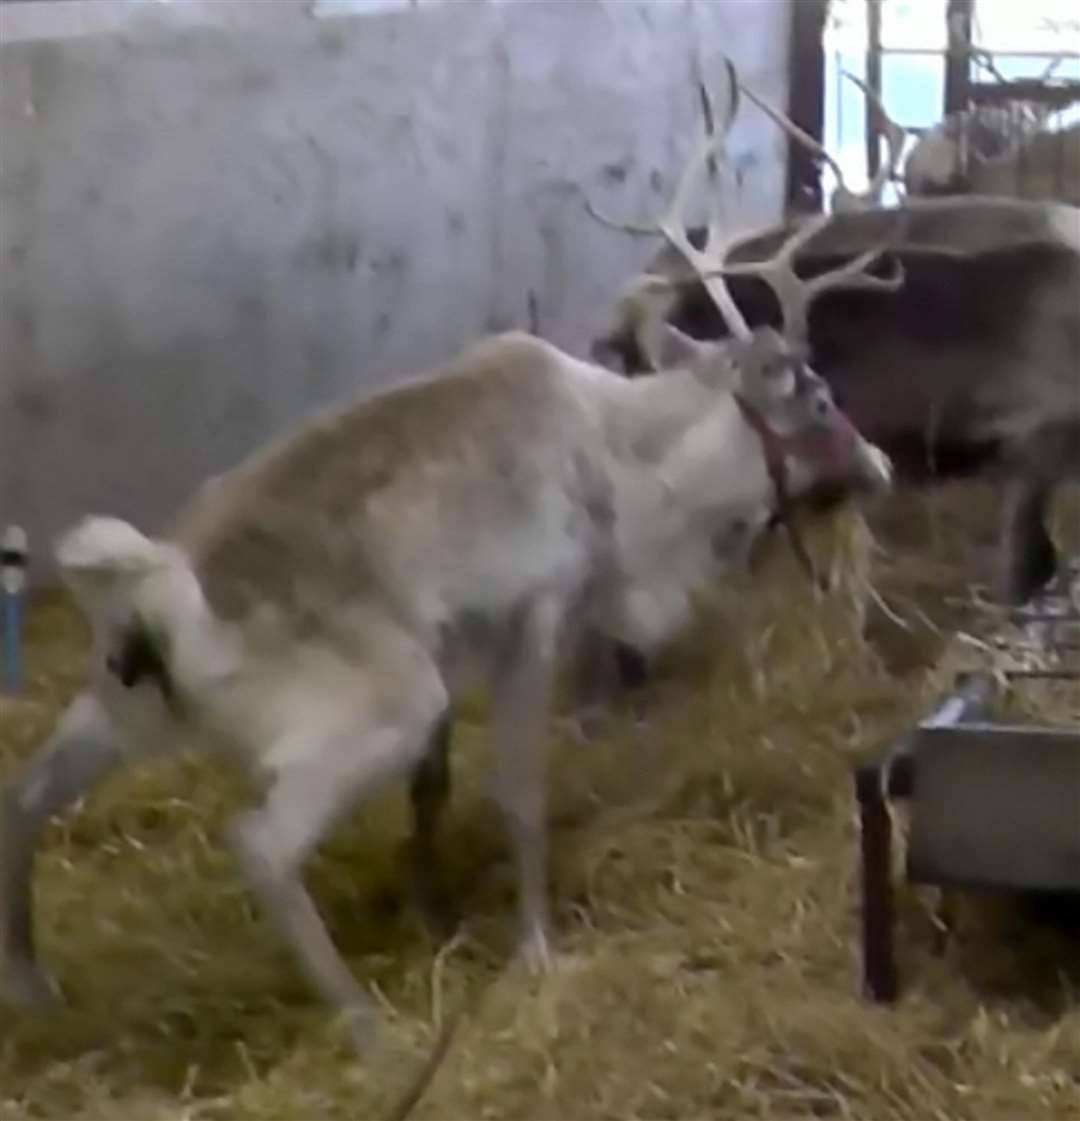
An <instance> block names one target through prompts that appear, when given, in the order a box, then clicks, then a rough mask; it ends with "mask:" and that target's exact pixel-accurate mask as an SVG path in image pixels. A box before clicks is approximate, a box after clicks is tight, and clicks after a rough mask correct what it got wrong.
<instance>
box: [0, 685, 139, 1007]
mask: <svg viewBox="0 0 1080 1121" xmlns="http://www.w3.org/2000/svg"><path fill="white" fill-rule="evenodd" d="M121 756H122V746H121V743H120V740H119V738H118V737H117V735H116V732H115V730H114V729H113V726H112V723H111V722H110V720H109V718H108V716H107V714H106V713H105V710H104V708H102V706H101V703H100V702H99V701H98V700H97V698H96V697H94V695H93V694H92V693H89V692H86V693H81V694H80V695H79V696H78V697H76V698H75V700H74V701H72V702H71V704H70V705H69V706H68V708H67V710H66V711H65V712H64V714H63V716H62V717H61V718H60V723H59V725H58V726H57V728H56V730H55V732H53V734H52V735H51V736H50V737H49V738H48V740H46V742H45V743H44V744H43V745H42V747H41V748H40V749H39V750H38V753H37V754H36V755H35V756H34V757H33V759H31V761H30V763H29V765H28V766H27V767H26V768H25V770H24V771H23V773H22V774H21V775H20V776H19V777H18V778H17V779H16V780H15V781H13V782H12V783H10V784H9V785H8V786H7V788H6V789H5V790H4V791H3V792H2V795H0V998H3V999H6V1000H8V1001H10V1002H11V1003H14V1004H18V1005H22V1006H26V1007H42V1006H46V1005H49V1004H55V1003H57V1002H59V1001H60V1000H61V999H62V998H61V995H60V992H59V989H58V988H57V986H56V984H55V982H54V981H53V980H52V979H51V978H50V977H49V976H48V975H47V974H46V973H45V972H44V971H43V970H42V969H41V967H40V966H39V965H38V963H37V958H36V954H35V950H34V932H33V861H34V849H35V847H36V844H37V840H38V837H39V835H40V833H41V830H42V828H43V827H44V825H45V823H46V822H47V821H48V819H49V818H50V817H51V816H52V815H53V814H56V813H59V812H60V811H61V810H62V809H64V807H66V806H68V805H69V804H70V803H72V802H73V801H75V799H76V798H78V797H80V796H81V795H82V794H84V793H85V792H86V791H87V790H88V789H89V788H90V787H91V786H92V785H93V784H94V783H95V782H97V781H98V780H99V779H101V778H103V777H104V776H105V775H106V774H107V773H108V772H109V771H111V770H113V768H114V767H115V766H116V765H117V763H118V762H119V761H120V759H121Z"/></svg>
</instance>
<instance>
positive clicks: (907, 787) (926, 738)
mask: <svg viewBox="0 0 1080 1121" xmlns="http://www.w3.org/2000/svg"><path fill="white" fill-rule="evenodd" d="M1018 614H1020V615H1021V618H1022V621H1023V622H1024V623H1025V624H1027V630H1028V633H1029V634H1032V633H1033V632H1034V633H1039V629H1040V628H1041V629H1042V631H1043V632H1045V631H1047V630H1049V631H1051V632H1052V635H1051V637H1049V638H1047V637H1046V635H1045V634H1043V641H1044V642H1048V643H1049V645H1050V647H1051V649H1052V650H1053V651H1054V653H1055V654H1057V655H1058V656H1059V657H1060V656H1061V655H1062V654H1063V653H1064V652H1065V651H1067V650H1075V649H1077V648H1078V643H1077V639H1080V612H1078V611H1076V610H1075V609H1070V608H1069V606H1068V604H1067V600H1066V601H1062V600H1058V601H1057V603H1047V602H1044V603H1043V604H1040V605H1036V607H1034V608H1029V609H1021V612H1019V613H1018ZM1025 678H1026V679H1031V678H1080V668H1074V669H1068V668H1059V667H1055V668H1054V669H1050V670H1046V669H1018V670H1012V671H1005V672H1004V673H1003V674H999V675H997V676H995V675H994V674H991V673H985V674H983V673H976V674H970V675H965V676H963V677H961V678H960V679H958V680H957V682H956V688H955V690H954V691H953V692H952V693H951V694H950V695H949V696H948V697H947V698H946V700H945V701H944V702H943V703H942V704H941V705H940V707H939V708H938V709H937V711H935V712H934V713H933V714H932V715H931V716H929V717H928V718H927V719H925V720H923V721H922V722H921V723H920V724H918V725H917V726H916V727H915V728H914V729H913V730H912V731H911V732H909V733H908V734H907V735H905V736H903V737H902V738H901V740H900V741H899V742H898V743H896V744H893V745H892V746H891V747H890V748H889V750H888V751H886V752H885V754H884V755H883V756H882V757H880V758H879V759H877V760H874V761H872V762H869V763H866V764H863V765H861V766H859V767H857V768H856V771H855V793H856V798H857V800H858V805H859V813H860V828H861V862H862V867H861V881H862V951H863V984H864V989H865V991H866V993H867V994H868V995H869V996H870V997H871V998H872V999H873V1000H877V1001H893V1000H895V999H896V997H897V993H898V983H897V973H896V965H895V960H894V954H893V945H894V942H893V902H892V840H893V836H892V818H891V815H890V813H889V806H888V803H889V801H890V800H892V799H905V800H906V801H907V802H908V804H909V811H910V812H909V814H908V818H909V830H908V838H907V860H906V876H907V879H908V881H909V882H911V883H917V884H929V885H935V886H938V887H947V888H958V887H959V888H970V889H978V890H987V889H989V890H998V891H1008V892H1026V891H1050V892H1076V893H1080V726H1060V725H1043V724H1013V725H1007V724H1000V723H996V722H994V721H993V720H991V719H989V718H988V716H987V713H988V710H989V709H990V706H991V704H992V702H993V700H994V699H995V697H996V696H997V695H998V693H999V690H1000V689H1001V688H1002V685H1003V683H1004V687H1005V688H1012V687H1015V686H1016V685H1018V684H1019V682H1020V681H1021V680H1022V679H1025Z"/></svg>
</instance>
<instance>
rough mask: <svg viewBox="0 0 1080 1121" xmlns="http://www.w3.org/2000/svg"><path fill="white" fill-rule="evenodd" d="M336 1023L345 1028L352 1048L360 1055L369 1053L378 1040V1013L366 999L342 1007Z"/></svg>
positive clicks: (379, 1035) (379, 1032)
mask: <svg viewBox="0 0 1080 1121" xmlns="http://www.w3.org/2000/svg"><path fill="white" fill-rule="evenodd" d="M337 1023H338V1024H339V1025H340V1026H341V1027H342V1028H343V1029H344V1030H345V1032H346V1034H347V1036H348V1038H349V1042H350V1043H351V1045H352V1049H353V1050H354V1051H355V1052H356V1054H357V1055H359V1056H361V1057H362V1056H364V1055H368V1054H370V1053H371V1052H372V1051H373V1050H374V1048H375V1047H376V1045H377V1044H378V1043H379V1041H380V1038H381V1035H382V1033H381V1031H380V1027H381V1024H380V1020H379V1013H378V1011H377V1010H376V1009H375V1006H374V1005H372V1004H370V1003H369V1002H368V1001H364V1002H363V1003H360V1004H351V1005H349V1006H348V1007H347V1008H344V1009H342V1010H341V1011H340V1012H339V1013H338V1016H337Z"/></svg>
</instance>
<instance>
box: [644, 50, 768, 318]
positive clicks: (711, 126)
mask: <svg viewBox="0 0 1080 1121" xmlns="http://www.w3.org/2000/svg"><path fill="white" fill-rule="evenodd" d="M726 63H727V71H728V82H729V95H728V108H727V114H726V119H725V120H724V123H723V128H722V130H720V131H718V130H717V127H716V118H715V113H714V112H713V108H712V103H711V101H710V99H709V96H708V93H707V91H706V90H705V88H704V86H703V85H702V86H700V87H699V89H700V92H701V97H702V109H703V116H704V118H705V122H704V123H705V135H704V137H703V138H702V140H701V141H700V143H699V144H698V146H697V148H696V149H695V150H694V152H693V153H692V154H691V156H690V159H689V160H687V162H686V166H685V167H684V168H683V171H682V174H681V175H680V177H679V183H678V186H677V187H676V189H675V195H674V198H673V199H672V202H671V206H670V207H669V208H668V211H667V213H666V214H665V215H664V216H663V217H662V218H661V219H660V221H659V222H658V223H657V225H658V227H659V230H660V232H661V233H662V234H663V235H664V237H666V238H667V239H668V241H669V242H670V243H671V244H672V245H673V246H674V247H675V248H676V249H677V250H678V251H679V252H680V253H681V254H682V255H683V256H684V257H685V258H686V260H687V262H688V263H689V264H690V266H691V268H693V270H694V271H695V272H696V273H697V274H698V276H699V277H700V279H701V282H702V284H704V285H705V289H706V291H707V292H708V293H709V296H710V297H711V299H712V301H713V303H715V304H716V306H717V308H718V309H719V311H720V314H721V315H722V316H723V318H724V320H725V322H726V323H727V325H728V329H729V330H730V331H731V333H732V335H734V336H736V337H737V338H742V339H747V338H750V336H751V333H752V332H751V331H750V328H749V326H748V325H747V322H746V320H745V318H744V317H743V314H742V312H741V311H739V308H738V305H737V304H736V303H735V301H734V299H732V296H731V293H730V292H729V291H728V289H727V285H726V284H725V283H724V279H723V275H722V272H721V270H719V269H718V268H717V267H716V266H717V265H718V264H719V263H721V262H722V261H723V259H724V256H725V254H726V252H727V251H728V249H729V248H730V242H731V239H727V241H726V242H725V238H724V235H723V217H722V212H721V199H720V192H719V190H718V189H717V187H718V185H717V183H716V164H717V163H726V162H727V161H726V153H725V151H724V142H725V140H726V138H727V134H728V132H729V131H730V129H731V126H732V124H733V123H734V120H735V114H736V112H737V111H738V99H739V82H738V76H737V74H736V72H735V67H734V64H733V63H732V62H731V60H730V59H728V60H726ZM703 164H704V165H705V166H706V168H707V169H708V175H709V180H710V186H711V187H712V188H713V189H712V190H711V191H710V192H709V216H708V224H707V228H706V237H705V244H704V246H703V247H702V248H701V249H696V248H695V247H694V246H693V245H692V244H691V242H690V237H689V234H688V232H687V223H686V221H685V217H684V215H685V212H686V206H687V200H688V196H689V193H690V188H691V186H692V185H693V183H694V180H695V177H696V175H697V174H698V172H699V171H700V169H701V167H702V165H703Z"/></svg>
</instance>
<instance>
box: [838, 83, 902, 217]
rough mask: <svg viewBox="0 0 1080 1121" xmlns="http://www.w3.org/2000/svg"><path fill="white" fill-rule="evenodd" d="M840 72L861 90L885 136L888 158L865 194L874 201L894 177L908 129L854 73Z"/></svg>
mask: <svg viewBox="0 0 1080 1121" xmlns="http://www.w3.org/2000/svg"><path fill="white" fill-rule="evenodd" d="M841 74H843V76H844V77H845V78H847V80H848V81H849V82H852V83H854V84H855V85H856V86H857V87H858V88H859V89H860V90H862V94H863V97H865V98H866V103H867V104H868V105H869V106H871V107H872V108H873V110H874V112H875V114H876V115H877V120H878V124H879V126H880V128H881V132H882V134H883V135H884V137H885V145H886V147H887V148H888V152H889V158H888V160H887V161H886V162H885V163H883V164H882V165H881V167H879V168H878V170H877V173H876V174H875V175H874V178H873V179H872V180H871V181H870V186H869V187H868V188H867V190H866V192H865V194H866V196H868V197H869V198H871V199H873V200H874V201H875V202H876V201H877V200H878V199H879V198H880V196H881V191H882V188H883V187H884V186H885V184H886V183H887V182H889V180H890V179H895V178H896V170H897V166H898V165H899V163H900V157H901V156H902V155H903V153H904V145H905V143H907V138H908V135H909V130H908V129H906V128H904V126H903V125H899V124H897V123H896V121H894V120H893V119H892V117H890V116H889V114H888V113H887V112H886V110H885V103H884V102H883V101H882V100H881V98H880V97H879V96H878V95H877V94H876V93H875V92H874V91H873V90H872V89H871V88H870V87H869V86H868V85H867V84H866V83H865V82H864V81H863V80H862V79H861V78H857V77H856V76H855V75H854V74H851V73H849V72H848V71H847V70H841Z"/></svg>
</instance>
